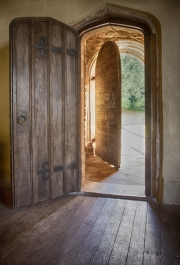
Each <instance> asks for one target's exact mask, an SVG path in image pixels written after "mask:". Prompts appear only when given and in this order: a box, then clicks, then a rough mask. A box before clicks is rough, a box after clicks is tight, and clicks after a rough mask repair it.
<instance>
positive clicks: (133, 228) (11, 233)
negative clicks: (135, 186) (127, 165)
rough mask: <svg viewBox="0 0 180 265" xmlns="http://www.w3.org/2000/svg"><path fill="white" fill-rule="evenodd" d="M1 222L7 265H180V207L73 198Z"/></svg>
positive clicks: (12, 212)
mask: <svg viewBox="0 0 180 265" xmlns="http://www.w3.org/2000/svg"><path fill="white" fill-rule="evenodd" d="M0 220H1V223H0V264H4V265H8V264H9V265H10V264H11V265H12V264H13V265H16V264H17V265H21V264H22V265H28V264H33V265H51V264H52V265H60V264H61V265H88V264H91V265H100V264H101V265H102V264H109V265H112V264H118V265H125V264H126V265H136V264H137V265H139V264H144V265H155V264H157V265H160V264H163V265H179V264H180V206H168V205H162V204H159V203H156V202H144V201H131V200H121V199H114V198H103V197H88V196H68V197H63V198H61V199H56V200H53V201H50V202H43V203H39V204H37V205H36V206H33V207H32V206H29V207H21V208H19V209H10V208H6V207H5V206H4V205H3V204H1V205H0Z"/></svg>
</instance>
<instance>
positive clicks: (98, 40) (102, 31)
mask: <svg viewBox="0 0 180 265" xmlns="http://www.w3.org/2000/svg"><path fill="white" fill-rule="evenodd" d="M105 41H115V42H116V43H117V45H118V46H119V49H120V46H121V44H122V43H124V44H123V47H125V46H126V47H127V48H128V45H129V43H130V42H131V43H132V42H133V43H135V45H134V46H136V47H135V49H136V50H137V47H138V46H141V47H144V45H143V44H144V34H143V33H142V32H141V31H140V30H138V29H134V28H126V27H119V26H113V25H108V26H103V27H101V28H97V29H94V30H93V31H90V32H87V33H86V34H85V41H84V44H85V62H86V63H85V64H86V65H88V64H89V62H90V61H91V60H92V59H93V58H94V57H96V56H97V54H98V51H99V50H100V48H101V46H102V44H103V43H104V42H105ZM128 41H129V42H128ZM141 49H142V48H141ZM126 50H127V49H126ZM135 53H136V51H135ZM143 53H144V50H143Z"/></svg>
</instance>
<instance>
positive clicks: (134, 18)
mask: <svg viewBox="0 0 180 265" xmlns="http://www.w3.org/2000/svg"><path fill="white" fill-rule="evenodd" d="M154 20H155V18H154ZM155 22H157V21H155ZM105 25H110V26H112V25H113V26H124V27H129V28H134V29H139V30H141V31H142V32H143V34H144V41H145V100H146V109H145V113H146V114H145V119H146V154H145V195H146V196H153V197H156V198H159V199H161V198H160V196H161V190H162V186H161V185H162V183H161V180H162V178H161V168H162V156H161V152H162V147H161V139H162V127H161V123H160V121H161V119H162V117H161V98H160V88H161V83H160V55H159V49H160V48H159V45H160V44H159V39H158V38H159V35H158V33H157V28H156V27H155V24H154V21H152V20H151V19H150V18H149V17H148V16H144V14H141V13H140V12H136V11H134V10H128V12H127V10H126V9H124V8H120V7H117V6H114V5H110V4H106V6H105V8H102V9H101V10H99V11H98V12H96V13H95V14H94V15H93V16H92V17H91V18H89V20H88V21H87V19H84V20H82V21H81V22H79V23H78V24H77V25H74V28H75V29H76V30H77V31H78V32H79V34H80V35H81V36H83V35H84V34H85V33H86V34H87V33H89V32H90V31H91V30H94V29H97V28H101V27H103V26H105ZM156 26H157V24H156ZM81 48H82V57H81V67H82V68H81V78H82V80H81V81H82V83H81V104H82V105H81V120H82V121H83V120H84V109H85V105H84V104H85V103H83V102H85V101H84V97H85V95H84V89H85V83H84V78H85V69H84V65H83V61H84V47H83V45H81ZM84 135H85V133H84V123H83V122H82V127H81V136H82V137H81V139H82V142H81V150H82V157H81V161H82V181H83V180H84ZM158 196H159V197H158Z"/></svg>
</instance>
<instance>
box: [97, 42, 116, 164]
mask: <svg viewBox="0 0 180 265" xmlns="http://www.w3.org/2000/svg"><path fill="white" fill-rule="evenodd" d="M95 81H96V88H95V89H96V99H95V101H96V111H95V113H96V130H95V140H96V148H95V154H96V155H97V156H99V157H100V158H101V159H103V160H104V161H106V162H108V163H109V164H112V165H114V166H115V167H117V168H119V167H120V151H121V148H120V145H121V68H120V55H119V50H118V47H117V45H116V43H114V42H112V41H107V42H105V43H104V44H103V45H102V47H101V49H100V51H99V54H98V58H97V62H96V72H95Z"/></svg>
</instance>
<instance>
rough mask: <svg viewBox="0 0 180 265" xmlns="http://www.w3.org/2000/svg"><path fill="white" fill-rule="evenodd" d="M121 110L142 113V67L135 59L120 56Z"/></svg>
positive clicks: (143, 94) (143, 86) (143, 103)
mask: <svg viewBox="0 0 180 265" xmlns="http://www.w3.org/2000/svg"><path fill="white" fill-rule="evenodd" d="M121 78H122V88H121V89H122V109H123V110H133V111H140V110H141V111H142V110H143V111H144V106H145V85H144V65H143V64H142V63H141V62H140V61H139V60H138V59H136V58H135V57H133V56H131V55H128V54H122V55H121Z"/></svg>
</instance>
